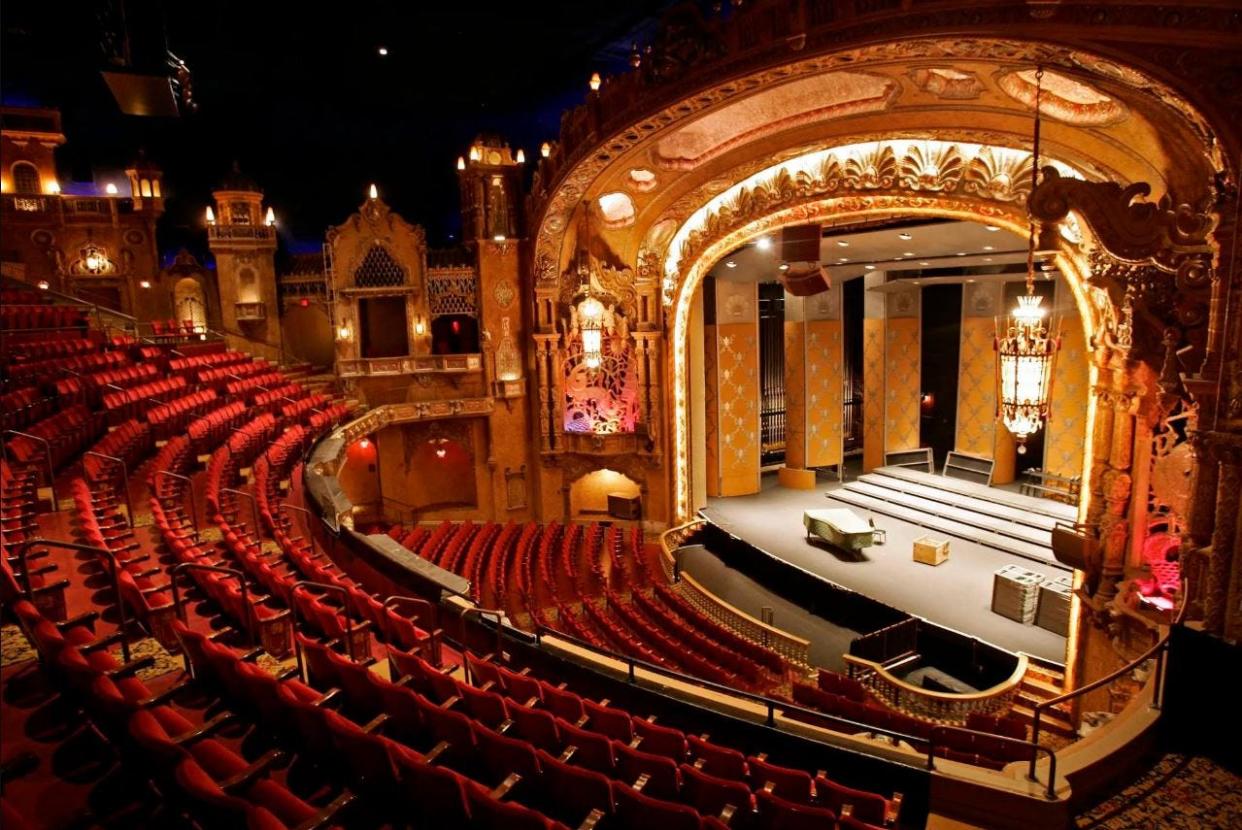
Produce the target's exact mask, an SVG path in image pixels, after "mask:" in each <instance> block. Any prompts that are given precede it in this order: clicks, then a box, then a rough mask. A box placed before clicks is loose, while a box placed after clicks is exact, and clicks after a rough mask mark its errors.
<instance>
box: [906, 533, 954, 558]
mask: <svg viewBox="0 0 1242 830" xmlns="http://www.w3.org/2000/svg"><path fill="white" fill-rule="evenodd" d="M948 558H949V540H948V539H937V538H935V537H934V536H920V537H919V538H917V539H915V540H914V561H915V562H922V563H923V564H924V565H939V564H940V563H942V562H944V561H945V560H946V559H948Z"/></svg>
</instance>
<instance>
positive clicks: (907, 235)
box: [897, 231, 914, 242]
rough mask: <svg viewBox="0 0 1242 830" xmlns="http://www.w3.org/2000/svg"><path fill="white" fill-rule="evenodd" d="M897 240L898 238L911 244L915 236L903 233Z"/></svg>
mask: <svg viewBox="0 0 1242 830" xmlns="http://www.w3.org/2000/svg"><path fill="white" fill-rule="evenodd" d="M897 238H898V239H901V240H903V241H906V242H909V241H910V240H911V239H913V238H914V237H913V236H911V235H910V234H908V233H906V232H904V231H902V232H901V233H899V234H897Z"/></svg>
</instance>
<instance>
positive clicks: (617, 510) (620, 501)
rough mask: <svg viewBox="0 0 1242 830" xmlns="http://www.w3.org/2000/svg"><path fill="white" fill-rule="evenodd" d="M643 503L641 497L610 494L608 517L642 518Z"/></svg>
mask: <svg viewBox="0 0 1242 830" xmlns="http://www.w3.org/2000/svg"><path fill="white" fill-rule="evenodd" d="M642 514H643V503H642V497H641V496H625V495H622V494H621V493H609V494H608V515H609V516H612V517H613V518H614V519H633V520H637V519H639V518H641V517H642Z"/></svg>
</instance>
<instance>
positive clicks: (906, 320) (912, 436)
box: [884, 317, 922, 452]
mask: <svg viewBox="0 0 1242 830" xmlns="http://www.w3.org/2000/svg"><path fill="white" fill-rule="evenodd" d="M919 326H920V321H919V318H918V317H889V319H888V320H887V321H886V327H885V344H884V451H886V452H894V451H896V450H912V449H916V448H917V447H918V446H919V388H920V369H921V362H922V361H921V356H920V354H919Z"/></svg>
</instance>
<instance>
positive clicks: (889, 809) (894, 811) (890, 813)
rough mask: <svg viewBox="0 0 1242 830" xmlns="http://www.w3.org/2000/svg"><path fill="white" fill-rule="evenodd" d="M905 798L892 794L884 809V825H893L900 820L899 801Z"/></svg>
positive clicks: (898, 794) (899, 794)
mask: <svg viewBox="0 0 1242 830" xmlns="http://www.w3.org/2000/svg"><path fill="white" fill-rule="evenodd" d="M903 798H905V796H903V795H902V794H901V793H897V792H895V793H893V797H892V798H890V799H889V800H888V804H886V805H885V807H884V823H885V824H886V825H894V824H896V823H897V820H898V819H899V818H901V801H902V799H903Z"/></svg>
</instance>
